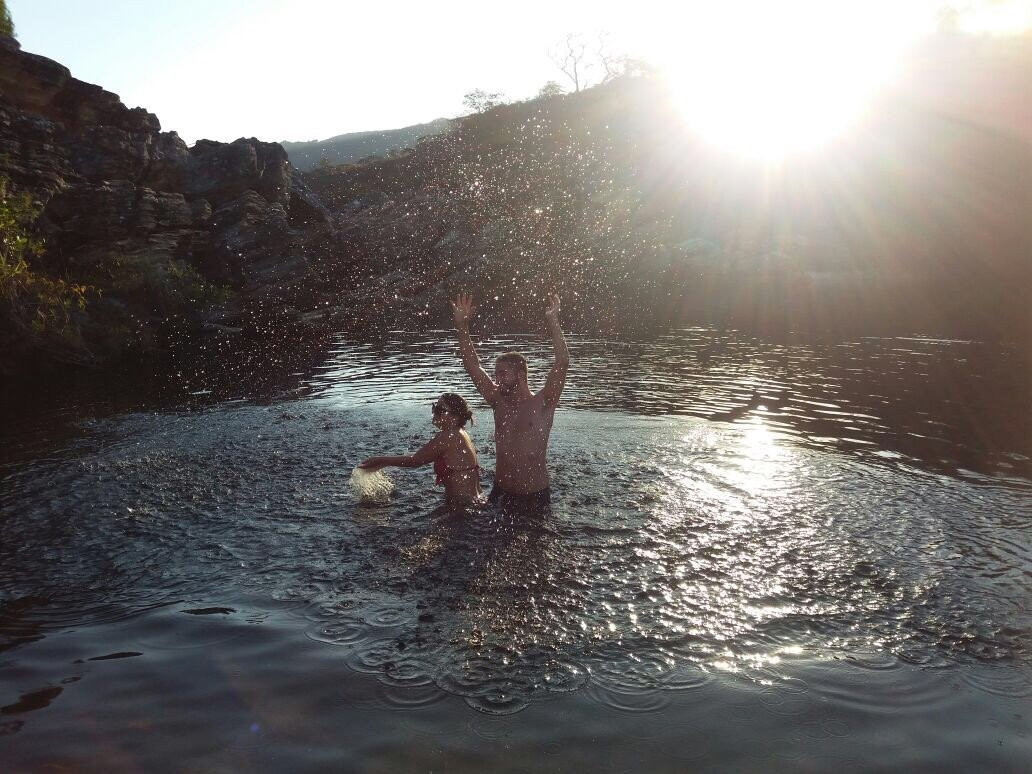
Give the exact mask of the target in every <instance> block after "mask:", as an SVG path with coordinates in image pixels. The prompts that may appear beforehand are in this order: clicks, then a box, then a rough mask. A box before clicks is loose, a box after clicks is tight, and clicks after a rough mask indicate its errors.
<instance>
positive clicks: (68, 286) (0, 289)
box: [0, 175, 92, 343]
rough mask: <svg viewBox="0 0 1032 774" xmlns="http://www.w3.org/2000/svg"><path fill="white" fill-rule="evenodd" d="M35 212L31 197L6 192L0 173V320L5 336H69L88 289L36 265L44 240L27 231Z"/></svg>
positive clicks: (7, 187) (74, 336) (7, 185)
mask: <svg viewBox="0 0 1032 774" xmlns="http://www.w3.org/2000/svg"><path fill="white" fill-rule="evenodd" d="M38 215H39V208H38V207H36V205H35V204H34V203H33V201H32V197H31V196H30V195H29V194H28V193H18V194H15V193H11V192H10V182H9V181H8V180H7V178H6V177H3V176H2V175H0V325H2V326H3V327H4V328H7V329H8V333H9V335H11V334H13V335H21V336H29V337H50V336H56V337H58V338H68V339H73V340H74V339H77V338H78V329H77V326H76V325H75V320H74V318H73V315H74V313H75V311H76V310H78V311H82V310H84V309H85V308H86V298H87V295H88V294H89V293H90V292H91V290H92V289H91V288H90V287H89V286H87V285H82V284H78V283H74V282H70V281H68V280H65V279H60V278H54V277H50V276H48V275H47V274H45V273H44V272H43V271H41V270H40V267H39V266H38V262H39V261H40V259H41V257H42V255H43V242H42V240H40V239H38V238H37V237H35V236H34V235H33V233H32V225H33V223H34V222H35V220H36V218H37V216H38ZM66 343H71V342H66Z"/></svg>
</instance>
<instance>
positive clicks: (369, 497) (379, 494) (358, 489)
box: [351, 468, 394, 503]
mask: <svg viewBox="0 0 1032 774" xmlns="http://www.w3.org/2000/svg"><path fill="white" fill-rule="evenodd" d="M393 491H394V482H393V481H391V479H390V477H389V476H388V475H387V474H386V473H384V472H383V471H382V470H377V471H375V472H369V471H366V470H362V469H361V468H355V469H354V470H353V471H351V494H353V495H354V496H355V499H356V500H358V501H359V502H360V503H385V502H387V500H388V499H390V496H391V493H392V492H393Z"/></svg>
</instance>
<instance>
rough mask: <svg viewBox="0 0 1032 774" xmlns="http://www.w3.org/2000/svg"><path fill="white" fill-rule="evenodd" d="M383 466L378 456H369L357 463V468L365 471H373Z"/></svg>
mask: <svg viewBox="0 0 1032 774" xmlns="http://www.w3.org/2000/svg"><path fill="white" fill-rule="evenodd" d="M383 467H386V465H384V464H383V463H382V462H380V458H379V457H370V458H369V459H367V460H365V461H363V462H360V463H359V464H358V469H359V470H364V471H365V472H366V473H375V472H376V471H378V470H379V469H380V468H383Z"/></svg>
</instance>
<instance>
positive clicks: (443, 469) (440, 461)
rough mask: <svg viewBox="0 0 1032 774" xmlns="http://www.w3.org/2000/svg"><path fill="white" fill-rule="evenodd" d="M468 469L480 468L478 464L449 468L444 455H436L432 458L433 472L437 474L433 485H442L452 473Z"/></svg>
mask: <svg viewBox="0 0 1032 774" xmlns="http://www.w3.org/2000/svg"><path fill="white" fill-rule="evenodd" d="M470 470H480V466H479V465H474V466H473V467H471V468H450V467H448V463H447V462H445V461H444V457H443V456H441V457H438V458H437V459H436V460H434V473H436V474H437V480H436V481H435V482H434V486H444V482H445V481H446V480H447V479H448V477H449V476H451V475H452V474H453V473H466V472H467V471H470Z"/></svg>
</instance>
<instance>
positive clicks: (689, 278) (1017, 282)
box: [307, 38, 1032, 338]
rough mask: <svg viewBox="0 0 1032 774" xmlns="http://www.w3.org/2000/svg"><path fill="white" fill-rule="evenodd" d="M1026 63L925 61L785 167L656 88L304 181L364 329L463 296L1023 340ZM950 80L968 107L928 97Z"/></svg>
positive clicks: (1011, 54) (527, 106) (512, 119)
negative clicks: (553, 298) (353, 279)
mask: <svg viewBox="0 0 1032 774" xmlns="http://www.w3.org/2000/svg"><path fill="white" fill-rule="evenodd" d="M1028 51H1029V46H1028V39H1027V38H1026V39H1023V40H1019V41H1016V42H1015V41H1005V42H1002V43H998V42H994V41H982V42H981V43H979V44H978V46H977V47H975V49H974V50H973V51H969V53H968V55H966V56H964V57H958V56H957V55H956V51H955V48H954V47H946V48H945V49H937V48H935V47H934V46H930V47H929V48H928V49H926V50H924V51H922V52H920V55H919V56H916V57H915V61H914V62H913V63H912V64H911V69H910V71H909V72H908V73H907V74H906V77H905V78H902V79H901V80H900V82H899V84H898V85H897V87H896V88H895V89H894V90H892V91H888V92H886V93H884V94H883V95H882V96H881V97H880V99H879V101H878V102H877V103H876V104H874V105H873V106H871V108H870V110H869V111H868V113H867V116H866V118H865V119H864V121H863V122H862V123H861V124H860V125H859V126H857V127H856V128H855V129H854V131H853V132H851V133H850V134H849V135H848V136H846V137H844V138H842V139H841V140H840V141H839V142H838V143H837V144H835V145H834V146H832V147H830V148H827V149H825V150H824V151H822V152H821V153H819V154H814V155H811V156H809V157H805V158H800V159H796V160H793V161H789V162H786V163H785V164H783V165H781V166H778V167H770V166H765V165H762V164H758V163H751V162H746V161H742V160H740V159H736V158H734V157H731V156H729V155H727V154H722V153H719V152H717V151H715V150H713V149H712V148H711V147H709V146H708V145H706V144H705V143H704V142H703V141H702V140H701V139H700V138H698V137H694V136H693V135H692V134H691V133H690V132H689V130H688V129H687V128H686V126H685V125H684V122H683V120H682V119H681V118H680V114H679V112H678V110H677V109H676V106H675V105H674V104H673V103H672V101H671V98H670V95H669V94H668V93H667V92H666V91H665V87H664V84H663V83H662V81H660V80H658V79H656V78H652V77H625V78H622V79H619V80H618V81H616V82H613V83H610V84H607V85H605V86H602V87H597V88H594V89H589V90H587V91H584V92H581V93H579V94H575V95H569V96H560V97H552V98H548V99H539V100H533V101H530V102H524V103H518V104H514V105H508V106H502V107H499V108H496V109H493V110H491V111H489V112H487V113H484V114H480V115H475V116H471V117H468V118H466V119H464V120H462V121H461V122H459V123H458V125H457V127H456V129H455V130H454V131H453V132H451V133H448V134H445V135H439V136H437V137H434V138H430V139H428V140H425V141H423V142H422V143H420V144H419V145H418V147H417V148H415V149H413V150H411V151H408V152H406V153H404V154H402V155H400V156H399V157H397V158H391V159H383V160H373V161H370V162H368V163H365V164H360V165H351V166H343V167H338V168H330V169H320V170H316V171H313V172H311V173H309V174H308V175H307V179H308V181H309V184H310V185H311V187H312V188H313V190H315V191H316V192H318V193H319V194H320V196H321V197H322V198H323V199H324V200H325V201H326V202H327V203H328V204H329V206H330V207H331V209H334V210H335V211H336V212H337V213H338V217H339V222H340V223H341V225H342V226H343V227H344V234H345V236H346V239H347V240H348V243H349V244H350V246H351V253H352V255H354V256H355V263H354V265H353V267H352V269H351V271H352V272H353V274H354V275H356V276H359V277H363V278H366V283H365V284H363V289H362V291H361V292H360V293H356V295H355V296H354V302H353V303H350V304H347V305H346V307H345V308H347V309H349V310H353V309H355V308H356V306H357V305H358V304H359V298H361V299H364V302H363V303H364V304H365V305H368V303H369V299H375V301H376V303H377V305H378V307H379V308H380V309H381V310H382V313H383V314H389V315H394V316H400V317H402V318H404V317H411V316H412V315H416V316H417V319H418V317H424V316H425V317H427V318H429V319H430V320H432V321H433V322H434V323H436V324H442V323H444V322H446V319H447V318H446V315H447V304H446V298H447V296H448V295H449V294H450V293H452V292H454V291H455V290H457V289H460V288H462V289H470V290H473V291H474V292H476V293H478V295H480V296H482V297H488V298H494V297H496V296H497V298H498V301H497V302H495V303H493V304H492V307H493V311H494V313H495V314H496V315H497V316H498V317H499V318H500V319H501V320H503V321H504V322H505V324H507V325H514V326H525V325H534V324H535V323H536V320H537V317H538V313H537V308H538V306H539V305H540V299H541V297H542V296H543V294H544V293H546V292H547V291H549V290H552V289H556V290H559V291H560V292H562V293H563V294H564V297H565V298H566V299H567V301H566V304H565V305H564V315H565V316H566V317H567V319H572V320H575V321H576V323H575V324H578V325H582V326H586V327H591V328H601V329H606V330H611V331H612V330H629V329H634V328H637V327H641V326H654V325H664V324H685V323H700V322H706V323H712V324H720V325H735V326H742V327H748V328H749V329H752V330H755V331H757V332H761V333H776V334H779V335H780V334H783V333H785V332H788V331H796V332H798V333H802V334H807V333H816V334H820V335H863V334H866V333H879V332H901V331H911V332H912V331H925V332H931V333H936V334H941V335H963V336H973V337H1003V338H1014V337H1019V338H1025V337H1027V336H1028V334H1029V332H1030V327H1029V316H1028V305H1027V302H1026V298H1025V295H1026V289H1027V288H1028V287H1029V286H1030V279H1032V269H1030V264H1032V230H1030V226H1029V219H1028V213H1029V212H1032V187H1030V182H1029V181H1030V179H1032V178H1030V176H1029V173H1030V171H1032V165H1030V160H1032V155H1030V147H1032V146H1030V144H1029V138H1027V137H1025V136H1024V135H1023V134H1021V132H1018V131H1014V129H1015V128H1016V127H1020V126H1022V125H1023V124H1022V122H1021V121H1017V122H1015V121H1014V120H1012V118H1013V116H1012V115H1011V114H1012V113H1013V105H1015V104H1021V102H1020V100H1019V97H1020V93H1019V92H1020V90H1021V89H1022V88H1024V86H1023V84H1024V83H1025V81H1023V80H1022V79H1020V78H1011V79H1002V78H1000V77H999V76H1000V73H1001V72H1015V71H1019V70H1020V67H1021V66H1022V64H1023V63H1024V62H1026V61H1028ZM961 76H963V77H961ZM936 79H945V80H946V81H947V82H950V83H955V84H957V85H958V88H955V89H954V90H953V91H952V92H946V93H942V91H941V90H940V93H937V94H934V95H932V96H929V89H928V84H929V83H933V82H935V81H936ZM1001 84H1002V87H1001ZM961 85H962V86H963V88H960V86H961ZM1001 88H1003V89H1004V90H1003V91H1001ZM996 106H999V107H1001V110H996ZM1008 111H1009V112H1008ZM1001 115H1002V116H1008V115H1011V118H1010V119H1008V120H998V119H999V117H1000V116H1001ZM349 313H351V312H349Z"/></svg>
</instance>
